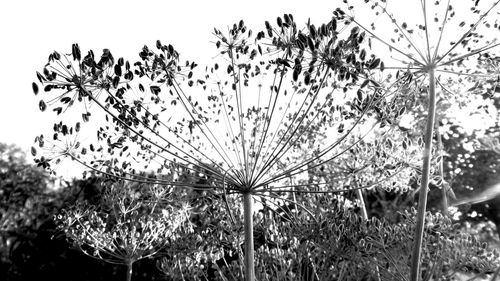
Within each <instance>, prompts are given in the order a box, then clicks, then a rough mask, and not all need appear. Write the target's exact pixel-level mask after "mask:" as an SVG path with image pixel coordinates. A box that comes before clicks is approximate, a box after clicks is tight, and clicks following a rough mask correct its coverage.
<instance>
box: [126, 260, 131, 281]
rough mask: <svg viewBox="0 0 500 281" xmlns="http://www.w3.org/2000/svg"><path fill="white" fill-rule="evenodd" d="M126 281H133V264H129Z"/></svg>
mask: <svg viewBox="0 0 500 281" xmlns="http://www.w3.org/2000/svg"><path fill="white" fill-rule="evenodd" d="M125 280H126V281H130V280H132V262H127V277H126V279H125Z"/></svg>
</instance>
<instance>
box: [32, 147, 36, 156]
mask: <svg viewBox="0 0 500 281" xmlns="http://www.w3.org/2000/svg"><path fill="white" fill-rule="evenodd" d="M31 155H33V156H36V148H34V147H33V146H32V147H31Z"/></svg>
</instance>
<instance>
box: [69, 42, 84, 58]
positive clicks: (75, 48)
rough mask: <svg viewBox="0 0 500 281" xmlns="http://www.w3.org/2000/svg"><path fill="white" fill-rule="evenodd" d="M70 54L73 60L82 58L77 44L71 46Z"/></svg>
mask: <svg viewBox="0 0 500 281" xmlns="http://www.w3.org/2000/svg"><path fill="white" fill-rule="evenodd" d="M71 53H72V54H73V59H74V60H81V58H82V55H81V52H80V47H78V44H76V43H75V44H73V46H72V48H71Z"/></svg>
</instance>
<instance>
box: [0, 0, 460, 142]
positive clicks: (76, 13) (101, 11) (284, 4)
mask: <svg viewBox="0 0 500 281" xmlns="http://www.w3.org/2000/svg"><path fill="white" fill-rule="evenodd" d="M464 1H465V0H464ZM412 2H415V3H417V4H418V3H419V1H412ZM430 2H433V1H429V3H430ZM453 2H454V3H455V4H454V5H458V3H459V1H453ZM391 3H395V5H402V7H401V8H398V9H399V10H401V9H409V8H408V7H406V4H407V3H408V2H406V1H405V2H403V1H392V2H391ZM467 3H470V1H467ZM336 7H343V8H345V5H344V4H343V3H342V1H341V0H325V1H323V0H321V1H319V0H309V1H290V0H288V1H283V0H280V1H276V0H272V1H271V0H253V1H235V0H211V1H201V0H198V1H188V0H184V1H167V0H163V1H159V0H158V1H155V0H141V1H127V0H122V1H114V0H113V1H105V0H100V1H97V0H87V1H69V0H48V1H41V0H17V1H3V2H2V4H0V34H1V39H0V40H1V42H2V43H0V62H1V67H0V86H1V91H0V95H1V100H0V120H1V121H0V142H4V143H15V144H18V145H20V146H21V147H22V148H24V149H26V150H27V149H28V148H29V147H30V146H31V145H32V144H33V139H34V137H35V136H36V135H39V134H41V133H45V134H47V133H50V132H51V129H50V128H51V127H52V124H53V122H52V121H51V120H55V119H54V117H55V114H52V113H53V112H45V113H41V112H40V111H39V110H38V102H39V100H40V97H35V96H34V95H33V93H32V89H31V83H32V82H33V81H36V71H42V69H43V66H44V64H45V63H46V61H47V57H48V55H49V54H50V53H51V52H52V51H54V50H57V51H59V52H66V53H70V51H71V44H72V43H79V45H80V48H81V49H82V53H83V54H85V53H87V51H88V50H89V49H93V50H95V53H96V55H97V54H100V51H101V50H102V49H103V48H108V49H110V50H111V51H112V53H113V55H114V57H115V58H118V57H124V58H125V59H126V60H130V61H131V62H133V61H136V60H137V59H138V58H139V57H138V55H137V54H138V52H139V50H140V49H141V48H142V46H143V45H145V44H147V45H150V46H155V41H156V40H157V39H160V40H161V41H162V43H163V44H172V45H174V46H175V48H176V49H177V50H178V51H179V52H180V53H181V57H182V58H181V59H182V60H186V59H187V60H194V61H197V62H198V63H200V64H201V65H203V64H205V63H208V61H209V60H210V59H211V58H212V57H214V56H215V55H217V51H216V49H215V47H214V46H213V44H212V43H210V41H211V40H213V39H214V37H213V35H212V31H213V28H214V27H217V28H219V29H221V30H224V29H225V27H226V26H229V25H232V24H233V23H235V22H238V21H239V20H240V19H243V20H244V21H245V22H246V24H247V26H248V27H249V28H251V29H253V30H254V31H258V30H262V29H263V28H264V21H265V20H269V21H271V22H273V23H274V22H275V21H276V17H277V16H282V15H283V13H291V14H293V15H294V18H295V20H296V22H297V23H298V25H299V26H304V25H305V22H306V21H307V20H308V18H311V21H312V22H313V23H324V22H327V21H328V20H329V19H331V15H332V11H333V10H334V9H335V8H336ZM398 9H396V10H398ZM415 14H418V11H416V12H415V13H411V12H410V13H405V17H406V18H405V19H404V20H407V17H411V16H414V15H415ZM357 16H359V15H357Z"/></svg>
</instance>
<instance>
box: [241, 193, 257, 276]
mask: <svg viewBox="0 0 500 281" xmlns="http://www.w3.org/2000/svg"><path fill="white" fill-rule="evenodd" d="M243 222H244V231H245V280H246V281H255V265H254V249H253V201H252V193H250V192H245V193H243Z"/></svg>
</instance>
